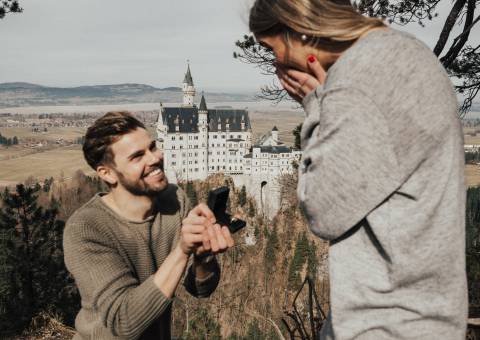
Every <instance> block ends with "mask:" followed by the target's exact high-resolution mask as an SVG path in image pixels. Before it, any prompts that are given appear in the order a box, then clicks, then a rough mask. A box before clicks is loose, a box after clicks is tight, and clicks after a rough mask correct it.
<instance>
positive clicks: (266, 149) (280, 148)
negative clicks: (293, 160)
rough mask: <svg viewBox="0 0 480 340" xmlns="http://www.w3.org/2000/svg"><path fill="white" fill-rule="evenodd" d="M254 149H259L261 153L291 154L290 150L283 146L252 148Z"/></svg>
mask: <svg viewBox="0 0 480 340" xmlns="http://www.w3.org/2000/svg"><path fill="white" fill-rule="evenodd" d="M254 148H260V152H262V153H291V152H292V149H291V148H289V147H288V146H285V145H279V146H273V145H268V146H254Z"/></svg>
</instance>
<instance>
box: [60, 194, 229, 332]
mask: <svg viewBox="0 0 480 340" xmlns="http://www.w3.org/2000/svg"><path fill="white" fill-rule="evenodd" d="M101 195H102V194H97V195H96V196H94V197H93V198H92V199H91V200H90V201H89V202H87V203H86V204H85V205H84V206H83V207H81V208H80V209H78V210H77V211H76V212H75V213H74V214H73V215H72V216H71V217H70V218H69V220H68V221H67V224H66V227H65V231H64V239H63V245H64V252H65V264H66V266H67V268H68V270H69V271H70V272H71V273H72V275H73V277H74V279H75V282H76V284H77V286H78V289H79V291H80V295H81V299H82V307H81V310H80V312H79V313H78V315H77V317H76V320H75V327H76V331H77V333H76V334H75V336H74V338H73V339H74V340H86V339H89V340H90V339H91V340H110V339H141V340H150V339H152V340H153V339H155V340H163V339H170V320H171V302H172V300H171V299H169V298H167V297H166V296H165V295H164V294H163V293H162V292H161V291H160V290H159V289H158V288H157V286H155V284H154V283H153V274H154V273H155V272H156V270H157V269H158V267H159V266H160V265H161V264H162V263H163V261H164V260H165V258H166V257H167V256H168V254H169V253H170V252H171V250H172V249H173V248H174V246H175V245H176V243H177V241H178V238H179V231H180V227H181V222H182V219H183V218H185V216H186V215H187V213H188V211H189V208H190V205H189V203H188V199H187V198H186V195H185V194H184V193H183V192H182V191H181V189H179V188H178V187H177V186H174V185H169V186H168V188H167V189H166V190H164V191H163V192H162V193H161V194H159V196H158V197H157V199H156V203H155V211H156V212H157V213H156V214H154V215H153V216H151V217H150V218H148V219H146V220H144V221H141V222H133V221H129V220H126V219H124V218H122V217H121V216H119V215H118V214H116V213H115V212H114V211H113V210H111V209H110V208H109V207H108V206H107V205H106V204H105V203H104V202H103V201H102V200H101ZM214 267H215V268H216V269H215V271H214V273H212V274H211V275H209V276H208V277H207V278H205V279H203V280H199V279H197V278H195V275H194V272H193V270H192V267H191V266H189V267H188V269H187V272H186V275H185V278H184V281H183V284H184V286H185V288H186V289H187V291H189V292H190V293H191V294H192V295H194V296H197V297H206V296H209V295H210V294H211V293H212V292H213V291H214V290H215V288H216V287H217V284H218V281H219V278H220V269H219V266H218V264H216V266H214Z"/></svg>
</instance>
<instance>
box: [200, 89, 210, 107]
mask: <svg viewBox="0 0 480 340" xmlns="http://www.w3.org/2000/svg"><path fill="white" fill-rule="evenodd" d="M199 111H208V109H207V103H206V102H205V96H204V95H203V91H202V99H201V100H200V107H199Z"/></svg>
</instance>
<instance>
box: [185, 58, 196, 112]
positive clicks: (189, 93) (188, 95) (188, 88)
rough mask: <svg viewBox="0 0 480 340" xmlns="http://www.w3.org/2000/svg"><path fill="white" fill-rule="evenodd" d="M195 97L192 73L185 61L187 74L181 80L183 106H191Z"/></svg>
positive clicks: (188, 63)
mask: <svg viewBox="0 0 480 340" xmlns="http://www.w3.org/2000/svg"><path fill="white" fill-rule="evenodd" d="M194 97H195V86H193V79H192V73H191V72H190V62H189V61H188V60H187V73H185V78H184V79H183V106H193V98H194Z"/></svg>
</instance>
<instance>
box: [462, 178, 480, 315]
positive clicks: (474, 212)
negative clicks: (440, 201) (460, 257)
mask: <svg viewBox="0 0 480 340" xmlns="http://www.w3.org/2000/svg"><path fill="white" fill-rule="evenodd" d="M465 217H466V218H465V223H466V226H465V227H466V254H467V278H468V288H469V289H468V291H469V301H470V304H471V305H475V306H480V289H479V288H480V187H476V188H468V190H467V201H466V215H465Z"/></svg>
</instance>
